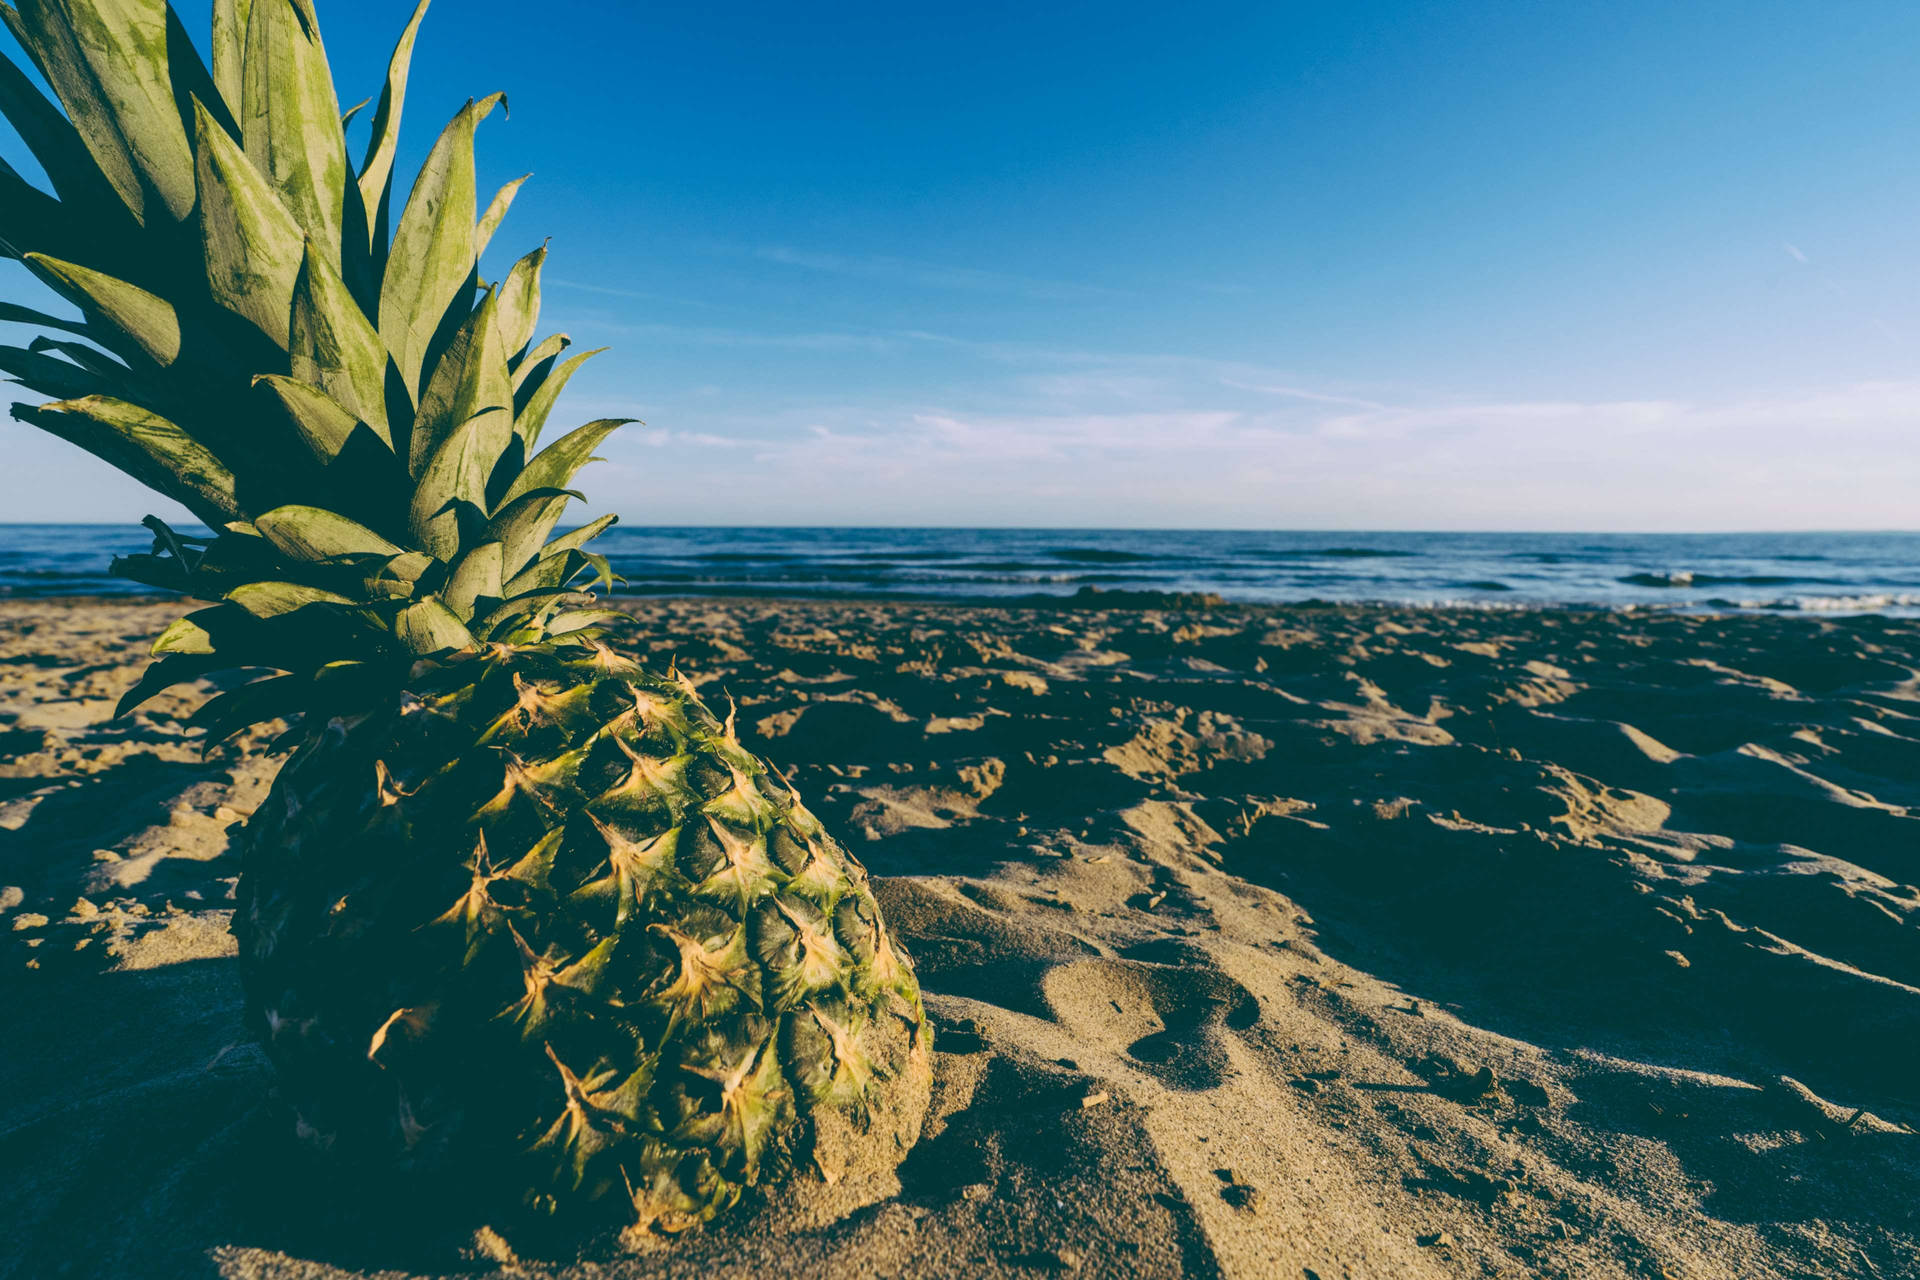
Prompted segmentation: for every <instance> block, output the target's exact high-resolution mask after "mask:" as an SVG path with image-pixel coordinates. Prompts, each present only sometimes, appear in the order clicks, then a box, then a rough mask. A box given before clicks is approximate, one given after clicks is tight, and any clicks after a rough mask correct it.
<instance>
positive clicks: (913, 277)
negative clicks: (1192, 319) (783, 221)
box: [750, 245, 1129, 302]
mask: <svg viewBox="0 0 1920 1280" xmlns="http://www.w3.org/2000/svg"><path fill="white" fill-rule="evenodd" d="M750 256H752V257H754V258H758V259H759V260H760V261H762V262H771V263H775V264H777V265H780V266H785V267H798V268H800V269H802V270H805V271H821V272H828V273H831V274H834V275H843V276H855V277H858V278H860V279H863V280H877V281H882V282H886V283H891V284H904V285H909V286H912V287H915V288H921V289H952V290H963V291H966V292H969V293H1007V294H1014V295H1017V296H1019V297H1023V298H1028V299H1032V300H1034V301H1041V302H1075V301H1092V300H1096V299H1102V298H1120V297H1126V296H1129V295H1128V294H1127V291H1125V290H1122V289H1109V288H1105V287H1103V286H1100V285H1090V284H1077V283H1073V282H1070V281H1064V280H1041V279H1036V278H1034V277H1032V276H1023V275H1016V274H1013V273H1011V272H1005V271H991V270H985V269H982V268H979V267H956V266H945V265H941V264H938V263H929V262H916V261H913V260H912V259H909V258H893V257H885V256H875V257H850V256H848V255H845V254H837V253H818V252H813V251H809V250H805V249H795V248H791V247H789V246H786V245H759V246H756V247H755V248H753V249H752V250H750Z"/></svg>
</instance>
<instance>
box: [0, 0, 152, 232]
mask: <svg viewBox="0 0 1920 1280" xmlns="http://www.w3.org/2000/svg"><path fill="white" fill-rule="evenodd" d="M0 17H4V18H5V20H6V23H7V26H8V27H10V28H11V29H12V31H13V34H14V36H15V37H16V38H17V39H18V40H19V41H20V43H21V45H22V46H23V47H25V48H26V49H27V50H28V51H29V52H31V51H32V48H33V46H32V44H31V42H30V39H29V37H28V35H27V32H26V27H25V24H24V22H23V20H22V19H21V17H20V14H19V12H18V11H17V10H15V9H14V8H13V7H12V6H10V5H5V4H0ZM0 111H4V112H5V113H6V117H7V123H9V124H11V125H12V126H13V128H14V131H15V132H16V133H18V134H19V135H20V140H21V141H22V142H25V143H26V144H27V149H28V150H29V151H31V152H32V153H33V158H34V159H35V160H37V161H39V163H40V167H41V168H42V169H44V170H46V174H47V180H48V181H49V182H51V183H52V184H53V190H54V193H55V194H56V195H58V196H59V197H60V199H61V201H62V202H64V203H66V204H68V205H70V206H72V207H73V208H84V209H97V210H99V211H100V212H101V213H106V214H108V215H109V216H110V217H111V218H112V219H113V220H114V221H116V222H117V221H119V217H118V215H119V213H120V201H119V200H118V198H117V197H116V194H115V191H114V188H113V187H111V186H109V185H108V183H107V181H106V178H105V177H104V176H103V175H102V174H101V172H100V168H99V166H98V165H96V164H95V163H94V161H93V157H92V155H91V154H89V152H88V151H87V147H86V144H85V143H84V142H82V141H81V139H80V134H79V133H78V132H77V131H76V130H75V129H74V127H73V124H72V122H71V121H69V120H68V119H67V118H66V117H65V116H63V115H61V114H60V112H59V111H58V110H56V109H55V108H54V105H53V104H52V103H51V102H48V101H47V100H46V98H45V97H44V96H43V95H42V94H41V93H40V91H39V90H38V89H36V88H34V87H33V83H32V82H31V81H30V80H28V79H27V77H26V76H25V75H24V74H23V73H22V72H21V70H20V68H19V67H18V66H16V65H15V64H14V61H13V59H11V58H0ZM69 216H71V209H69ZM124 225H128V226H130V225H131V224H124Z"/></svg>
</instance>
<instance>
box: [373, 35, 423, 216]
mask: <svg viewBox="0 0 1920 1280" xmlns="http://www.w3.org/2000/svg"><path fill="white" fill-rule="evenodd" d="M426 16H427V0H420V3H419V4H417V5H415V6H414V10H413V17H411V18H409V19H408V20H407V26H406V30H404V31H402V32H401V33H400V40H399V42H398V43H396V44H395V45H394V46H393V57H392V58H391V59H389V60H388V62H387V82H386V83H385V84H384V85H382V86H381V88H380V105H379V106H377V107H375V108H374V110H373V134H372V136H371V137H370V138H369V139H368V140H367V154H366V158H365V160H363V161H362V162H361V165H360V202H361V205H362V206H363V207H364V208H365V209H366V211H367V231H368V234H369V235H371V234H373V232H374V230H375V228H377V227H379V226H380V225H381V224H382V222H383V219H382V217H381V214H382V212H383V211H384V210H385V208H386V204H387V193H388V190H389V188H390V186H391V180H392V178H393V153H394V149H395V148H396V147H398V146H399V145H400V107H401V105H402V104H403V103H404V102H405V101H406V98H407V68H408V66H409V64H410V63H411V62H412V60H413V41H414V37H415V36H417V35H419V33H420V19H422V18H424V17H426Z"/></svg>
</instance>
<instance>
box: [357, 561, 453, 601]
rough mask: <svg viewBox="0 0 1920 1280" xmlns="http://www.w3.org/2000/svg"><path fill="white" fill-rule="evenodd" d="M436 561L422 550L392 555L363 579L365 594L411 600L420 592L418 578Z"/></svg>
mask: <svg viewBox="0 0 1920 1280" xmlns="http://www.w3.org/2000/svg"><path fill="white" fill-rule="evenodd" d="M438 563H439V561H437V560H435V559H434V558H433V557H432V556H430V555H428V554H427V553H426V552H424V551H408V552H406V553H404V554H402V555H397V556H394V557H393V558H392V559H391V560H388V561H386V562H385V563H384V564H382V565H381V566H380V568H379V570H378V571H377V572H375V573H372V574H369V575H368V576H367V577H366V578H365V579H364V584H365V587H366V592H367V596H368V598H369V599H375V600H411V599H413V597H414V596H416V595H418V594H419V593H420V592H419V586H420V580H421V579H422V578H424V577H426V576H427V574H428V573H429V572H430V571H431V570H432V569H433V567H434V566H435V565H436V564H438Z"/></svg>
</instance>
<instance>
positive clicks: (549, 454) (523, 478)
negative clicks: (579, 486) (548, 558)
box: [503, 418, 633, 503]
mask: <svg viewBox="0 0 1920 1280" xmlns="http://www.w3.org/2000/svg"><path fill="white" fill-rule="evenodd" d="M632 421H633V419H632V418H601V419H600V420H599V421H597V422H589V423H588V424H587V425H586V426H584V427H576V428H574V429H573V430H572V431H569V432H568V433H567V434H566V435H564V436H561V437H560V438H559V439H558V440H555V441H554V442H553V443H552V444H550V445H548V446H547V447H546V448H544V449H542V450H541V451H540V452H539V453H537V454H535V455H534V459H533V461H532V462H529V463H528V464H527V465H526V467H525V468H524V469H523V470H522V471H521V472H520V475H519V476H518V477H517V478H516V479H515V480H514V482H513V487H512V488H510V489H508V490H507V496H506V498H505V499H504V500H503V503H504V502H512V501H513V500H514V499H515V498H518V497H520V496H521V495H522V494H526V493H530V492H532V491H533V490H535V489H564V488H566V487H567V485H568V483H569V482H571V481H572V479H573V476H574V473H575V472H576V471H578V470H580V468H581V467H583V466H585V465H586V464H587V463H588V462H590V461H592V459H593V451H594V450H595V449H597V448H599V447H600V442H601V441H603V440H605V439H606V438H607V437H608V436H610V435H612V434H613V433H614V432H615V431H618V430H619V429H620V428H621V427H624V426H626V425H627V424H628V423H629V422H632Z"/></svg>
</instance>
